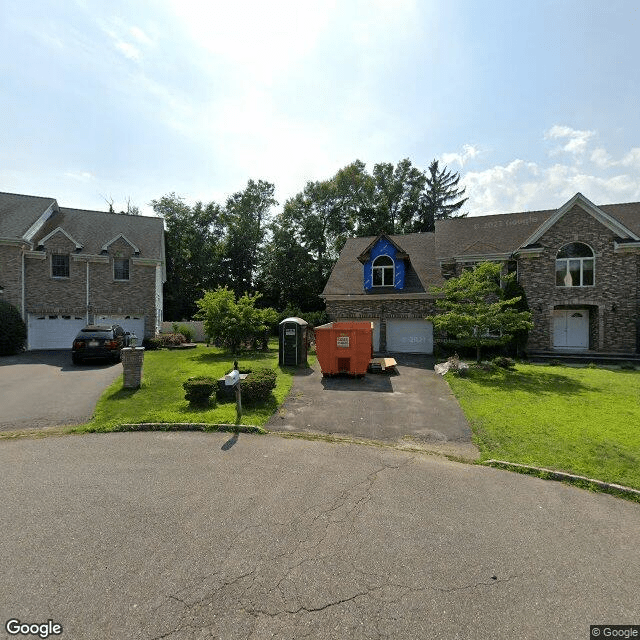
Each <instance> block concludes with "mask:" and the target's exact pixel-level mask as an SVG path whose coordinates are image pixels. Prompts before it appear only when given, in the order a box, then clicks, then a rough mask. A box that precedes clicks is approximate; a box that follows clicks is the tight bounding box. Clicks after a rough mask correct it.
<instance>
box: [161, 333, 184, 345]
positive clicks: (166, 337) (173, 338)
mask: <svg viewBox="0 0 640 640" xmlns="http://www.w3.org/2000/svg"><path fill="white" fill-rule="evenodd" d="M156 337H158V338H160V342H161V344H162V346H163V347H177V346H179V345H181V344H184V343H185V342H186V341H187V339H186V338H185V337H184V336H183V335H182V334H181V333H161V334H160V335H158V336H156Z"/></svg>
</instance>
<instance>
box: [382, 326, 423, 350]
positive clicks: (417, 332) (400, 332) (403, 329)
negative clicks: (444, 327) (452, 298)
mask: <svg viewBox="0 0 640 640" xmlns="http://www.w3.org/2000/svg"><path fill="white" fill-rule="evenodd" d="M387 351H391V352H392V353H393V352H395V353H433V325H432V324H431V323H430V322H429V321H428V320H400V319H393V320H392V319H389V320H387Z"/></svg>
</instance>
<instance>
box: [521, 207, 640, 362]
mask: <svg viewBox="0 0 640 640" xmlns="http://www.w3.org/2000/svg"><path fill="white" fill-rule="evenodd" d="M615 237H616V236H615V234H614V233H613V232H612V231H610V230H609V229H608V228H606V227H605V226H603V225H602V224H601V223H600V222H598V221H597V220H596V219H595V218H593V216H591V215H589V214H588V213H586V212H585V211H584V210H583V209H581V208H580V207H579V206H575V207H574V208H573V209H572V210H571V211H569V212H567V213H566V214H565V215H564V216H563V217H562V218H561V219H560V220H559V221H558V223H557V224H555V225H554V226H553V227H552V228H551V229H549V231H547V232H546V233H545V234H544V235H543V236H542V237H541V238H540V240H539V241H538V242H539V244H541V245H542V246H543V249H542V252H541V255H540V256H538V257H527V256H522V257H521V258H520V259H519V261H518V274H519V281H520V284H521V285H522V286H523V287H524V289H525V291H526V293H527V299H528V302H529V307H530V309H531V312H532V314H533V323H534V328H533V329H532V331H531V332H530V333H529V343H528V348H529V349H530V350H536V349H540V350H548V349H552V348H553V331H552V319H553V310H554V308H564V309H570V308H588V309H589V316H590V322H589V339H590V345H589V348H590V349H592V350H595V351H604V352H620V353H634V352H636V349H637V346H638V337H637V323H638V316H639V311H640V309H639V299H640V296H639V288H638V286H639V285H638V282H639V280H638V278H639V277H640V256H639V255H638V254H636V253H628V254H625V253H615V252H614V240H615ZM570 242H583V243H585V244H588V245H589V246H590V247H591V248H592V249H593V251H594V253H595V284H594V286H591V287H557V286H556V284H555V260H556V255H557V252H558V250H559V249H560V248H561V247H562V246H563V245H565V244H567V243H570Z"/></svg>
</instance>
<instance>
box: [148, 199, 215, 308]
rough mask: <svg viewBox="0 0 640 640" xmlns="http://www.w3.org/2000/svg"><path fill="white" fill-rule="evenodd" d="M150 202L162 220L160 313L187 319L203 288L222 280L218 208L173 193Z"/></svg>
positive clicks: (211, 286)
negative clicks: (163, 272)
mask: <svg viewBox="0 0 640 640" xmlns="http://www.w3.org/2000/svg"><path fill="white" fill-rule="evenodd" d="M151 206H152V207H153V210H154V211H155V213H156V214H157V215H160V216H162V217H163V218H164V222H165V253H166V268H167V282H166V283H165V287H164V317H165V319H167V320H182V319H189V318H191V317H192V316H193V314H194V313H195V312H196V309H197V307H196V304H195V301H196V300H197V299H198V298H200V297H201V296H202V294H203V293H204V291H205V290H207V289H210V288H213V287H216V286H218V285H219V284H224V283H225V272H224V270H223V269H222V259H223V254H222V251H223V245H222V242H221V237H222V211H221V208H220V207H219V206H218V205H216V204H215V203H210V204H207V205H204V204H202V203H201V202H198V203H196V204H195V205H194V206H193V207H191V206H189V205H187V204H186V203H185V202H184V201H183V199H182V198H180V197H179V196H177V195H176V194H175V193H170V194H168V195H165V196H163V197H162V198H160V199H159V200H153V201H152V202H151Z"/></svg>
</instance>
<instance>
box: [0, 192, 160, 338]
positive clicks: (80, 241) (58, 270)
mask: <svg viewBox="0 0 640 640" xmlns="http://www.w3.org/2000/svg"><path fill="white" fill-rule="evenodd" d="M165 280H166V274H165V255H164V221H163V220H162V219H161V218H152V217H146V216H129V215H122V214H116V213H106V212H103V211H86V210H81V209H70V208H66V207H60V206H59V205H58V203H57V201H56V200H55V199H53V198H42V197H36V196H25V195H17V194H9V193H0V299H3V300H6V301H8V302H10V303H11V304H13V305H14V306H15V307H17V309H18V310H19V311H20V312H21V314H22V316H23V318H24V320H25V322H26V324H27V331H28V337H27V348H28V349H56V348H65V349H70V348H71V343H72V342H73V338H74V336H75V335H76V333H77V332H78V331H79V330H80V329H81V328H82V327H83V326H85V325H86V324H92V323H96V324H99V323H118V324H121V325H122V326H123V327H124V328H125V330H127V331H130V332H132V333H135V334H136V335H137V336H138V337H139V338H140V339H142V337H145V336H153V335H155V333H156V332H157V331H158V330H159V327H160V324H161V322H162V302H163V298H162V286H163V283H164V281H165Z"/></svg>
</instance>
